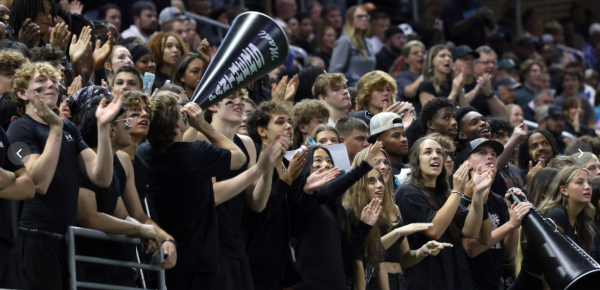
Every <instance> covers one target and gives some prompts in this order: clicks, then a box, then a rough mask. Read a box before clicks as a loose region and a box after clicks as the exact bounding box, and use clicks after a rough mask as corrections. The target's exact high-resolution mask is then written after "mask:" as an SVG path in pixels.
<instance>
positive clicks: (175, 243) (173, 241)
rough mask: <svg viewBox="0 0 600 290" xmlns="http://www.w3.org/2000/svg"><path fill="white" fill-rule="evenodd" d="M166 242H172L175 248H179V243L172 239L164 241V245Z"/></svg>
mask: <svg viewBox="0 0 600 290" xmlns="http://www.w3.org/2000/svg"><path fill="white" fill-rule="evenodd" d="M166 242H171V243H173V244H174V245H175V247H176V248H177V242H175V240H172V239H166V240H164V241H163V244H164V243H166Z"/></svg>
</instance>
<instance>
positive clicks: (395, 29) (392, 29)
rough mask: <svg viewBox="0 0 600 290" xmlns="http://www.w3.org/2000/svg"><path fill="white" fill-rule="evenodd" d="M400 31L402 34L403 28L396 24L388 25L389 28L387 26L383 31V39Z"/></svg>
mask: <svg viewBox="0 0 600 290" xmlns="http://www.w3.org/2000/svg"><path fill="white" fill-rule="evenodd" d="M398 33H401V34H402V35H404V30H402V29H400V27H398V26H390V28H388V29H387V30H386V31H385V39H388V38H390V37H392V36H393V35H394V34H398Z"/></svg>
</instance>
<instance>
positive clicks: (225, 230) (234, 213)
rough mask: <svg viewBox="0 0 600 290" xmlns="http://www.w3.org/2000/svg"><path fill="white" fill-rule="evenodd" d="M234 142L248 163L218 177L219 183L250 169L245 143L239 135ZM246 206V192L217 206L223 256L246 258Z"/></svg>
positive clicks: (220, 245) (234, 138)
mask: <svg viewBox="0 0 600 290" xmlns="http://www.w3.org/2000/svg"><path fill="white" fill-rule="evenodd" d="M233 142H234V143H235V145H237V146H238V147H239V148H240V149H241V150H242V151H243V152H244V154H245V155H246V163H245V164H244V165H243V166H242V167H240V169H238V170H230V171H228V172H227V174H225V175H222V176H217V177H216V178H217V182H219V181H223V180H227V179H231V178H234V177H236V176H238V175H239V174H241V173H242V172H244V171H246V169H248V163H250V155H249V154H248V151H247V150H246V146H245V145H244V142H243V141H242V139H240V137H238V135H235V136H234V137H233ZM245 205H246V194H245V192H244V191H242V192H241V193H239V194H238V195H236V196H234V197H233V198H231V199H229V200H228V201H226V202H224V203H221V204H219V206H217V224H218V226H219V250H220V251H221V255H225V256H229V257H233V258H237V259H242V258H246V257H247V255H246V242H245V241H244V232H243V231H242V215H243V212H244V206H245Z"/></svg>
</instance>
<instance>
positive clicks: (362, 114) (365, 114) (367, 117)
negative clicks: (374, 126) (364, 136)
mask: <svg viewBox="0 0 600 290" xmlns="http://www.w3.org/2000/svg"><path fill="white" fill-rule="evenodd" d="M373 116H374V115H373V113H371V112H369V110H360V111H356V112H354V113H352V114H350V115H348V117H353V118H357V119H360V120H363V121H364V122H365V123H366V124H367V126H369V128H370V127H371V126H370V124H371V118H373Z"/></svg>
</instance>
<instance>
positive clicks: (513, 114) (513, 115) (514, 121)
mask: <svg viewBox="0 0 600 290" xmlns="http://www.w3.org/2000/svg"><path fill="white" fill-rule="evenodd" d="M524 119H525V118H523V110H522V109H521V107H519V106H514V107H513V108H512V110H510V118H508V121H509V122H510V124H511V125H513V126H515V127H516V126H519V125H520V124H521V123H523V120H524Z"/></svg>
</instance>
